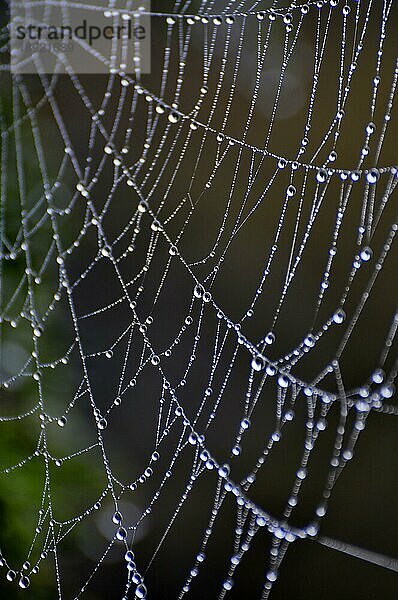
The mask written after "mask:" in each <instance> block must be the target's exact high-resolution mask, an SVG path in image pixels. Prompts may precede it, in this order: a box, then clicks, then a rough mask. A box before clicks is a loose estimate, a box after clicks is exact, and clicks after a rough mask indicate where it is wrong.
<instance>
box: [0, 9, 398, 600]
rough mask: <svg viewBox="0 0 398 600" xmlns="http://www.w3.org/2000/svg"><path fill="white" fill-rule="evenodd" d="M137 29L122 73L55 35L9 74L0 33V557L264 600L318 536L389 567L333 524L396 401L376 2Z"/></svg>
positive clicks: (381, 38) (64, 594) (171, 15)
mask: <svg viewBox="0 0 398 600" xmlns="http://www.w3.org/2000/svg"><path fill="white" fill-rule="evenodd" d="M44 4H45V5H48V7H51V4H52V3H51V1H50V0H45V2H44ZM63 4H64V5H65V9H67V8H68V2H63ZM71 4H73V3H71ZM100 8H101V7H100ZM106 8H107V10H108V11H109V10H110V11H111V16H112V15H113V17H115V18H116V17H117V15H118V14H119V12H120V10H122V9H123V11H124V14H127V15H128V14H129V10H128V7H127V9H126V7H124V6H123V7H119V6H118V4H117V3H115V2H110V3H109V6H107V7H106ZM112 11H113V12H112ZM151 23H152V40H153V56H152V72H151V73H150V74H147V75H145V74H141V72H140V64H139V61H137V63H136V70H135V75H134V76H129V75H127V74H126V73H125V72H124V71H123V69H122V68H121V67H120V65H114V64H113V63H112V57H98V59H99V60H103V61H105V62H106V64H108V65H109V75H108V76H107V77H102V76H101V77H100V76H98V77H93V76H80V75H79V74H76V73H74V72H73V71H72V70H71V68H70V66H69V65H68V60H67V55H66V54H65V55H62V56H60V58H59V65H58V66H59V69H58V71H57V72H56V73H55V74H53V75H44V74H37V75H35V76H23V75H12V74H11V73H10V70H9V66H8V64H7V60H6V59H7V56H8V51H9V49H8V41H7V28H6V26H5V27H4V28H3V29H2V36H1V37H2V44H3V46H2V56H3V58H4V60H2V63H1V79H2V91H1V94H0V99H1V114H2V117H1V198H0V200H1V263H0V264H1V281H2V287H1V335H2V366H1V383H2V402H1V416H0V422H1V430H2V433H3V431H4V433H3V435H4V440H5V441H4V442H3V443H4V447H3V451H2V459H1V462H2V464H1V468H2V473H1V477H2V485H3V482H4V489H5V490H10V492H5V493H7V494H9V495H8V497H9V498H11V500H10V501H11V504H13V503H14V502H15V519H19V520H22V523H23V528H24V534H23V536H22V538H21V543H20V548H19V553H18V552H17V553H16V552H14V550H13V545H12V544H11V542H10V538H11V537H12V535H13V532H11V534H8V533H6V534H5V539H4V540H1V551H2V554H1V565H2V570H3V576H4V578H5V579H6V580H8V584H9V585H10V586H11V587H10V589H11V588H12V586H18V585H19V587H20V588H22V589H27V592H26V594H28V595H29V594H32V597H36V596H35V594H36V593H38V592H37V591H36V590H37V587H36V585H37V586H38V585H39V583H37V584H36V581H38V582H39V581H40V577H46V578H47V579H46V581H47V580H51V581H52V583H49V584H48V585H49V586H50V588H51V586H53V587H52V588H51V589H53V593H54V594H55V595H53V596H52V597H58V598H75V599H77V598H84V597H88V598H89V597H94V596H90V595H89V594H90V590H92V589H97V590H98V588H96V587H95V586H96V585H97V584H96V581H103V579H101V577H102V578H103V577H104V575H101V573H102V572H103V571H106V573H108V579H109V578H110V577H112V592H111V591H108V592H106V594H108V595H101V592H97V593H98V594H99V595H98V597H120V598H123V599H125V598H126V599H127V598H134V597H136V598H145V597H148V598H151V597H154V598H155V597H163V598H164V597H166V594H167V597H170V598H171V597H173V598H183V597H185V596H186V597H190V596H191V597H198V598H203V597H214V598H224V597H227V596H229V595H231V597H249V596H248V595H247V594H248V592H247V591H245V590H248V589H250V594H251V596H250V597H258V598H262V599H266V598H269V597H272V596H273V595H274V594H275V597H277V596H276V594H277V593H278V585H279V584H280V582H281V581H282V580H283V578H288V577H289V573H288V571H287V570H284V564H285V563H286V561H287V560H288V558H289V554H290V553H291V552H292V550H291V548H292V547H295V546H296V545H300V547H301V548H302V552H303V553H305V552H306V551H307V550H306V549H307V547H308V546H310V545H311V543H312V545H314V544H315V545H317V547H318V549H319V551H320V547H321V546H324V547H325V546H326V547H327V548H329V549H332V550H334V551H337V552H340V553H344V554H347V555H349V556H351V557H355V558H357V559H361V560H362V561H364V563H365V564H369V565H371V564H374V565H379V566H380V567H382V568H383V569H384V570H386V571H397V570H398V565H397V560H396V559H395V558H394V557H391V556H390V555H388V556H387V554H385V553H383V552H378V551H377V548H375V549H374V548H373V547H372V539H371V537H370V538H369V539H368V544H367V547H366V548H363V547H362V544H356V543H350V539H344V540H339V539H337V538H336V537H333V532H332V533H331V534H330V535H329V534H328V533H327V532H330V527H329V528H328V526H327V524H328V514H329V509H330V510H332V507H333V499H334V495H335V494H338V491H339V489H341V487H340V486H343V485H344V480H345V477H349V473H350V472H351V471H350V470H351V469H354V465H355V464H356V463H357V462H358V463H361V452H360V448H361V441H362V438H363V437H366V436H367V435H369V436H370V435H372V436H376V437H377V438H379V437H380V436H383V431H384V427H385V422H386V421H387V420H392V419H394V417H396V416H397V414H398V409H397V407H396V404H394V401H395V387H394V381H395V378H396V374H397V360H396V332H397V327H398V312H397V309H396V281H395V277H396V275H395V274H394V243H395V235H396V231H397V222H396V217H397V204H396V189H395V188H396V186H397V182H398V177H397V174H398V171H397V168H398V167H396V166H394V165H395V163H394V159H395V158H396V157H395V154H394V153H395V146H394V139H396V135H397V128H396V117H395V119H394V97H395V91H396V85H397V76H398V68H397V57H396V54H394V52H395V53H396V48H395V47H394V31H396V27H397V26H398V21H397V5H396V3H395V5H394V2H393V1H392V0H390V1H388V0H383V1H382V2H375V1H372V0H359V1H349V2H347V3H346V4H344V2H341V1H340V2H339V1H338V0H331V1H330V2H325V1H320V2H308V3H306V4H305V3H302V2H292V3H290V4H288V3H286V2H278V1H274V2H267V3H266V2H261V1H256V2H252V1H250V2H249V1H246V0H240V1H238V0H230V1H228V2H227V1H225V2H216V1H214V0H213V1H212V0H202V2H194V1H191V0H187V1H185V2H184V1H181V0H176V1H175V2H174V3H172V2H170V3H168V5H167V7H165V4H164V3H163V4H162V5H161V6H160V7H159V9H157V7H156V6H155V3H154V4H153V6H152V12H151ZM34 60H35V61H40V56H36V57H35V58H34ZM394 136H395V137H394ZM395 261H396V255H395ZM395 264H396V262H395ZM394 283H395V285H394ZM372 423H375V426H373V425H372ZM376 425H377V426H376ZM360 440H361V441H360ZM4 448H6V449H4ZM357 448H358V452H357ZM9 457H11V458H12V460H10V458H9ZM360 473H362V474H363V475H364V478H365V479H366V469H365V471H363V470H361V471H360ZM29 478H33V479H34V481H35V482H36V483H35V486H32V488H29V486H27V489H28V491H29V493H27V495H25V496H24V499H23V502H22V503H21V502H19V501H18V502H17V489H18V486H22V489H25V488H24V487H23V486H24V485H27V484H25V483H23V482H24V481H25V482H26V481H28V480H29V481H30V479H29ZM8 481H11V482H13V483H6V482H8ZM21 482H22V483H21ZM350 485H352V486H355V485H356V486H359V487H361V481H360V482H359V483H358V481H357V482H356V483H355V482H354V483H351V484H350ZM382 493H383V492H382V490H380V495H381V496H382ZM365 504H366V503H365ZM368 508H369V512H370V516H369V518H371V515H372V512H373V510H372V507H370V506H369V507H368ZM361 510H363V507H362V509H361ZM24 513H25V514H24ZM360 514H361V515H362V512H360ZM15 519H11V524H10V527H12V526H14V527H15V535H18V527H17V526H16V524H15V523H16V522H15ZM324 523H326V526H325V527H326V533H324V530H323V526H324ZM385 535H386V536H387V537H388V535H389V532H388V531H386V532H385ZM173 538H175V539H177V541H174V542H172V541H171V540H172V539H173ZM28 539H29V542H28V543H26V547H25V546H24V544H25V542H26V541H27V540H28ZM216 539H217V540H221V542H220V541H218V542H217V543H216V542H215V541H214V540H216ZM217 544H218V545H217ZM8 545H10V546H11V548H10V550H9V548H8ZM21 546H24V547H21ZM181 547H182V550H181ZM177 550H178V552H180V554H177ZM170 553H171V554H172V555H173V556H175V557H176V560H177V565H174V566H173V574H172V575H170V574H168V575H167V576H166V573H167V571H166V570H164V569H166V567H160V566H159V565H160V564H164V563H162V561H166V565H167V560H168V561H170ZM256 553H257V554H258V553H260V555H261V560H260V561H259V563H258V564H260V562H261V568H260V567H259V568H258V573H257V571H256V572H255V574H253V575H252V576H251V577H249V578H250V579H251V580H252V581H251V582H248V581H247V579H248V576H247V568H248V567H247V565H250V561H251V560H254V559H252V558H251V556H252V555H255V554H256ZM216 554H217V556H216ZM80 556H85V559H84V561H83V563H84V565H83V566H82V568H81V569H80V568H77V569H76V571H74V572H73V570H72V567H71V566H70V564H71V561H72V557H77V558H76V560H77V561H79V560H83V559H80V558H78V557H80ZM256 560H258V559H256ZM178 561H181V562H178ZM213 561H214V564H215V565H216V567H217V568H216V569H215V570H214V572H213V571H212V563H213ZM77 564H78V563H77ZM256 564H257V563H256ZM245 565H246V566H245ZM157 569H158V571H157ZM162 569H163V570H162ZM208 569H210V573H211V575H210V579H211V582H210V583H209V580H208V579H206V577H209V576H208V575H206V573H208V572H209V571H208ZM245 569H246V570H245ZM72 572H73V577H72V576H71V573H72ZM156 572H158V576H157V577H158V579H161V580H162V585H163V587H164V588H167V587H169V590H168V591H167V592H164V591H163V594H164V595H163V596H162V595H160V596H157V595H156V594H159V590H158V588H157V587H156V583H155V579H156ZM43 573H44V575H43ZM111 573H112V574H113V575H110V574H111ZM154 574H155V575H154ZM245 586H249V587H245ZM250 586H252V587H250ZM54 590H55V591H54ZM253 590H254V591H253ZM102 593H105V592H102ZM112 593H114V594H118V595H117V596H116V595H115V596H111V594H112ZM206 594H208V595H206ZM245 594H246V595H245ZM95 597H97V596H95Z"/></svg>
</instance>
